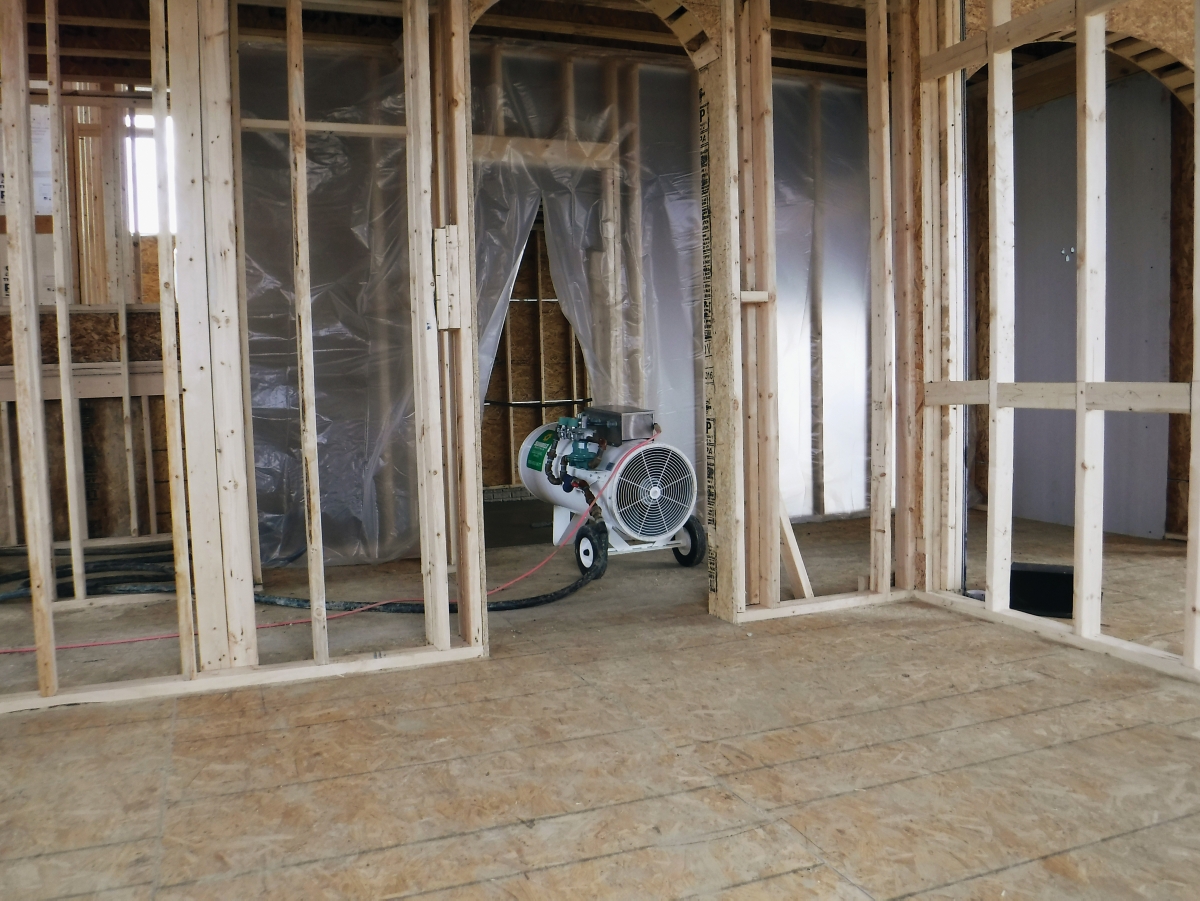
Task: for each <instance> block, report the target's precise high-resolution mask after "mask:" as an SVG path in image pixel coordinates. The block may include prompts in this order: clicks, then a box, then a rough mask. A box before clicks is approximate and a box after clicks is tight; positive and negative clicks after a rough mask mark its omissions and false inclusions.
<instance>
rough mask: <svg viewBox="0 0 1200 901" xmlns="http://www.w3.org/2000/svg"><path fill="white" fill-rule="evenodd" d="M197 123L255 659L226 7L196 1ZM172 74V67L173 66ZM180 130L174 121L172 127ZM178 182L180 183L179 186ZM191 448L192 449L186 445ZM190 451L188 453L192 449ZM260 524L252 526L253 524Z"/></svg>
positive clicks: (220, 393)
mask: <svg viewBox="0 0 1200 901" xmlns="http://www.w3.org/2000/svg"><path fill="white" fill-rule="evenodd" d="M199 25H200V47H199V49H200V82H201V99H202V104H201V122H202V128H203V138H204V148H205V149H204V154H203V158H204V164H205V165H204V221H205V247H206V251H207V262H208V317H209V321H210V323H211V326H210V332H209V334H210V341H211V344H212V366H213V370H212V384H213V418H214V422H215V426H216V438H217V477H218V483H217V484H218V496H219V498H220V517H221V519H220V522H221V551H222V557H223V564H224V579H225V604H226V609H227V615H228V629H229V648H230V657H231V660H232V662H233V664H234V665H238V666H248V665H253V664H255V663H257V662H258V634H257V631H256V630H255V628H254V625H255V620H254V565H253V560H252V556H253V555H252V550H251V549H252V547H253V545H252V543H251V540H250V528H251V522H250V504H249V499H248V492H249V490H250V489H251V486H252V480H251V479H250V477H249V473H248V472H247V469H246V448H245V435H244V432H243V429H244V428H245V421H244V405H243V401H242V391H243V390H248V387H249V386H243V384H242V340H241V335H240V328H239V323H240V317H239V315H238V291H237V279H238V275H237V242H236V239H235V236H234V230H233V228H232V227H231V225H232V224H234V223H236V222H237V210H236V205H235V202H234V199H233V198H234V191H235V190H236V175H235V172H234V166H233V116H232V100H231V96H230V86H231V81H230V71H229V4H228V3H227V2H226V0H199ZM172 71H174V69H172ZM176 128H177V130H176V134H177V135H178V126H177V127H176ZM177 184H178V183H177ZM188 447H189V448H190V447H191V444H190V442H189V444H188ZM189 456H190V453H189ZM254 527H255V528H257V523H255V524H254Z"/></svg>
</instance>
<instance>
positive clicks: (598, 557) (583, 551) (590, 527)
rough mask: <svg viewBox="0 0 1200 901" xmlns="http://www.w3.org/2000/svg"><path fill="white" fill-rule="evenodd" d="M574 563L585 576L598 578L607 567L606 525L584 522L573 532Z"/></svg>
mask: <svg viewBox="0 0 1200 901" xmlns="http://www.w3.org/2000/svg"><path fill="white" fill-rule="evenodd" d="M575 563H576V565H578V567H579V571H580V572H581V573H583V575H585V576H591V578H593V579H599V578H600V577H601V576H602V575H604V571H605V570H606V569H608V527H607V526H605V525H604V524H603V523H596V524H593V523H590V522H589V523H585V524H584V525H583V526H581V527H580V529H579V531H578V532H576V533H575Z"/></svg>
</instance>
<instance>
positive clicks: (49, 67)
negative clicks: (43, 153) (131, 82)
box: [3, 0, 87, 600]
mask: <svg viewBox="0 0 1200 901" xmlns="http://www.w3.org/2000/svg"><path fill="white" fill-rule="evenodd" d="M46 83H47V94H48V98H49V107H50V179H51V192H52V195H51V199H52V212H51V215H52V216H53V223H54V306H55V312H56V314H57V316H56V320H57V324H58V360H59V367H58V369H59V398H60V399H61V401H62V421H63V456H64V460H65V466H66V474H67V486H66V487H67V527H68V529H69V539H68V540H69V541H70V542H71V581H72V585H73V587H74V597H75V599H76V600H80V599H83V598H86V597H87V573H86V572H85V570H84V561H83V541H84V539H85V538H87V492H86V491H85V489H84V484H83V475H84V472H83V438H82V435H81V434H80V427H79V401H78V400H77V399H76V397H75V384H74V381H73V380H72V378H71V303H72V301H73V300H74V297H75V287H74V274H75V270H74V266H73V265H72V261H71V258H70V251H71V221H70V215H69V211H70V206H71V204H70V196H69V191H68V185H69V177H70V176H69V173H68V171H67V158H66V156H67V155H66V154H65V153H64V150H65V147H66V134H65V133H64V128H63V124H64V123H63V115H64V112H63V105H62V80H61V78H60V77H59V62H58V0H46ZM3 453H5V454H6V455H7V454H8V448H7V446H6V447H5V448H4V449H3ZM13 538H14V543H15V538H16V536H15V535H14V536H13Z"/></svg>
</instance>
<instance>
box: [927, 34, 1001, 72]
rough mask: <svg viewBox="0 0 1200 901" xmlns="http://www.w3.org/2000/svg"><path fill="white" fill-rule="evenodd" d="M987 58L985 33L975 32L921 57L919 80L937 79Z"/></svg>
mask: <svg viewBox="0 0 1200 901" xmlns="http://www.w3.org/2000/svg"><path fill="white" fill-rule="evenodd" d="M986 60H987V34H986V33H981V34H975V35H972V36H971V37H969V38H967V39H966V40H962V41H958V42H957V43H954V44H951V45H950V46H949V47H946V48H945V49H943V50H938V51H936V52H934V53H930V54H928V55H923V56H922V58H921V80H922V81H937V80H938V79H939V78H945V77H946V76H947V75H953V74H954V73H955V72H960V71H962V70H963V69H969V68H972V67H978V66H979V65H981V64H982V63H981V61H986Z"/></svg>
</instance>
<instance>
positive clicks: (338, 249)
mask: <svg viewBox="0 0 1200 901" xmlns="http://www.w3.org/2000/svg"><path fill="white" fill-rule="evenodd" d="M471 65H472V83H473V85H474V91H473V96H472V105H473V120H474V124H473V128H474V133H475V139H474V154H475V217H476V221H475V227H476V244H475V249H476V267H477V271H476V287H477V295H478V335H479V342H480V347H479V357H480V361H479V362H480V366H479V372H480V382H481V384H480V389H479V390H480V397H483V396H485V394H486V390H487V383H488V380H489V378H490V376H491V370H492V366H493V363H494V361H495V358H496V353H497V349H498V345H499V341H500V337H501V331H502V328H503V325H504V320H505V315H506V312H507V308H508V303H509V301H510V299H511V294H512V289H513V284H514V282H515V279H516V274H517V267H518V264H519V262H520V260H521V256H522V253H523V251H524V248H525V244H526V242H527V240H528V238H529V235H530V232H531V229H532V227H533V225H534V222H535V220H536V219H537V217H538V214H539V210H540V211H541V214H542V216H543V222H544V228H545V237H546V247H547V252H548V257H549V264H550V274H551V278H552V280H553V283H554V288H555V296H556V297H557V298H558V299H559V302H560V303H561V304H562V307H563V311H564V313H565V315H566V317H567V319H568V320H569V321H570V323H571V325H572V327H573V328H574V330H575V333H576V335H577V336H578V338H579V342H580V345H581V346H582V348H583V353H584V357H585V360H586V363H587V368H588V375H589V380H590V383H591V386H592V394H593V402H594V403H597V404H611V403H622V404H633V405H638V406H644V407H647V408H649V409H652V410H654V411H655V413H656V419H657V420H658V422H659V423H660V425H661V426H662V428H663V432H664V438H665V440H667V441H669V442H670V443H671V444H673V445H675V446H676V447H679V448H680V449H681V450H683V451H684V452H685V453H686V454H688V456H689V457H690V458H691V460H692V462H693V463H694V464H698V463H699V462H700V458H701V455H702V452H703V448H702V446H701V443H700V442H701V440H702V437H703V420H702V417H703V393H702V359H701V353H702V347H701V313H702V310H701V304H702V268H701V262H702V261H701V247H700V239H701V223H700V191H699V154H698V148H697V144H698V141H697V135H696V126H697V111H696V102H697V98H696V85H695V72H694V71H693V69H692V67H691V65H690V64H689V63H687V62H686V61H679V60H675V59H672V58H660V57H654V56H650V55H644V54H643V55H636V56H635V55H631V54H628V53H624V52H609V51H604V50H592V49H590V48H571V49H570V50H569V51H568V50H567V49H566V48H563V47H561V46H555V45H548V44H534V43H526V42H515V41H502V42H492V41H487V40H479V41H475V42H473V43H472V56H471ZM305 68H306V72H305V76H306V102H307V119H308V120H309V121H310V122H319V121H326V122H354V123H377V124H390V125H403V124H404V103H403V97H404V90H403V88H404V85H403V76H402V70H401V66H400V62H399V58H398V56H397V55H395V53H394V52H391V51H377V50H375V49H371V50H369V51H368V50H365V49H364V48H360V47H354V48H347V47H308V48H306V50H305ZM286 75H287V68H286V59H285V52H284V47H283V45H282V44H278V43H266V42H262V43H256V42H253V41H251V42H245V43H243V44H242V45H241V48H240V79H241V85H242V86H243V95H242V116H243V118H245V119H270V120H286V119H287V89H286ZM775 129H776V130H775V161H776V198H777V204H778V206H777V240H778V248H779V341H780V348H779V350H780V355H779V359H780V366H781V371H780V380H779V383H780V427H781V444H782V447H781V483H782V487H783V492H784V497H785V501H786V504H787V508H788V511H789V513H790V514H791V515H792V516H802V515H810V514H813V513H850V512H855V511H860V510H863V509H865V508H866V506H867V494H866V485H867V457H868V448H867V440H868V435H867V422H868V360H867V337H868V285H869V267H868V258H867V253H868V242H869V237H870V235H869V213H868V207H867V199H868V198H867V191H868V180H867V161H866V153H867V140H866V136H867V129H866V104H865V94H864V91H863V90H861V89H858V88H855V87H852V86H844V85H842V84H839V83H832V82H825V81H818V80H816V79H811V78H777V79H776V81H775ZM242 158H243V159H242V190H243V198H244V207H245V220H246V230H245V232H246V234H245V249H246V277H247V286H248V319H249V344H250V357H249V362H250V389H251V398H252V407H253V427H254V444H255V478H256V487H257V494H258V507H259V533H260V537H261V544H262V554H263V562H264V564H266V565H268V566H271V565H276V566H277V565H281V564H284V563H287V562H289V561H292V560H295V559H297V558H298V557H299V556H300V555H301V554H302V553H303V551H304V546H305V538H304V490H303V472H302V466H301V455H300V412H299V389H298V384H297V353H296V320H295V299H294V296H293V293H292V223H291V202H290V191H291V188H290V175H289V160H288V136H287V134H286V133H278V132H262V131H244V132H243V135H242ZM308 179H309V208H310V215H309V229H310V252H311V269H312V284H313V315H314V323H315V327H314V334H313V342H314V349H315V353H316V372H315V376H316V388H317V416H318V441H319V459H320V478H321V497H322V507H323V510H322V516H323V525H324V532H325V557H326V561H327V562H329V563H331V564H337V563H351V562H374V561H380V560H387V559H393V558H396V557H401V556H416V555H417V554H418V553H419V542H418V538H419V536H418V534H417V516H416V481H415V475H416V466H415V462H416V461H415V434H414V421H413V398H412V394H413V384H412V382H413V375H412V354H411V342H410V318H409V303H408V248H407V243H406V242H407V233H408V229H407V206H406V197H405V182H406V174H405V157H404V142H403V139H402V138H399V137H396V138H362V137H343V136H337V135H328V134H320V133H316V132H310V133H309V136H308ZM814 327H816V328H815V329H814ZM814 376H815V377H814ZM814 398H815V399H816V400H814ZM814 479H815V481H814ZM814 484H819V485H820V486H821V490H820V491H819V492H818V497H817V502H816V503H815V504H814V492H813V485H814Z"/></svg>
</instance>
